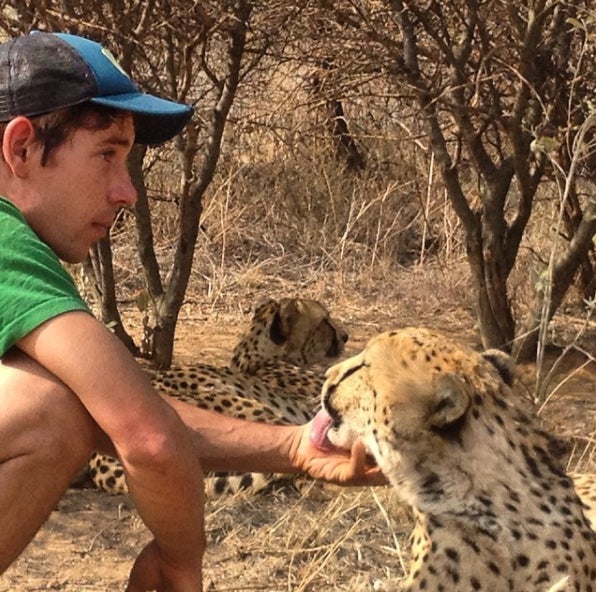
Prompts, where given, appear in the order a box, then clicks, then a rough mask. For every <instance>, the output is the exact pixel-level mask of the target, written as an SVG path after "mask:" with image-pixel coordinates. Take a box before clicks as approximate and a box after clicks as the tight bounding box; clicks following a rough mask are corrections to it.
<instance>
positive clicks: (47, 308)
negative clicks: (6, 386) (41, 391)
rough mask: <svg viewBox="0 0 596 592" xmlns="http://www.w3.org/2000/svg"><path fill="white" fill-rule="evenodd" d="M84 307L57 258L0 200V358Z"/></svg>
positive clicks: (19, 217)
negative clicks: (60, 317) (48, 323)
mask: <svg viewBox="0 0 596 592" xmlns="http://www.w3.org/2000/svg"><path fill="white" fill-rule="evenodd" d="M72 310H84V311H88V310H89V309H88V307H87V305H86V304H85V302H84V300H83V299H82V298H81V296H80V294H79V293H78V291H77V289H76V286H75V285H74V282H73V281H72V278H71V277H70V275H69V274H68V272H67V271H66V270H65V269H64V267H62V264H61V263H60V260H59V259H58V257H57V255H56V254H55V253H54V251H52V249H50V247H49V246H48V245H46V244H45V243H44V242H42V241H41V240H40V239H39V237H38V236H37V235H36V234H35V232H33V230H32V229H31V227H30V226H29V225H28V224H27V222H26V221H25V218H23V215H22V214H21V212H20V211H19V210H18V209H17V208H16V207H15V206H14V205H13V204H12V203H10V202H9V201H7V200H6V199H4V198H2V197H0V357H2V356H3V355H4V354H5V353H6V352H7V351H8V350H9V349H10V348H11V347H12V346H13V345H14V344H15V343H17V342H18V341H19V340H20V339H21V338H22V337H24V336H25V335H27V334H28V333H30V332H31V331H33V329H35V328H36V327H38V326H39V325H41V324H42V323H44V322H45V321H47V320H49V319H51V318H53V317H55V316H57V315H59V314H62V313H65V312H68V311H72Z"/></svg>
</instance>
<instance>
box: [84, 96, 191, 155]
mask: <svg viewBox="0 0 596 592" xmlns="http://www.w3.org/2000/svg"><path fill="white" fill-rule="evenodd" d="M90 101H91V102H92V103H96V104H98V105H105V106H107V107H113V108H114V109H120V110H124V111H130V112H131V113H132V114H133V117H134V120H135V141H136V142H137V143H138V144H148V145H157V144H163V143H164V142H167V141H168V140H170V139H171V138H173V137H174V136H175V135H176V134H178V133H179V132H181V131H182V129H183V128H184V126H185V125H186V124H187V122H188V121H189V119H190V118H191V117H192V114H193V108H192V107H190V106H189V105H183V104H180V103H174V102H173V101H168V100H166V99H160V98H158V97H154V96H153V95H148V94H146V93H141V92H134V93H127V94H118V95H112V96H104V97H93V98H92V99H90Z"/></svg>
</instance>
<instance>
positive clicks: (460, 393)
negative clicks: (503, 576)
mask: <svg viewBox="0 0 596 592" xmlns="http://www.w3.org/2000/svg"><path fill="white" fill-rule="evenodd" d="M433 386H434V392H433V400H432V408H431V415H430V418H429V422H430V425H431V426H432V427H433V428H436V429H439V430H442V429H445V428H449V427H451V426H454V425H455V424H456V423H457V422H458V421H459V420H461V419H463V417H464V415H465V414H466V411H467V410H468V408H469V407H470V395H469V393H468V391H467V389H466V387H465V385H464V383H463V382H462V381H461V380H460V379H459V378H457V377H456V376H454V375H453V374H442V375H440V376H439V377H438V378H437V379H436V380H435V381H434V385H433Z"/></svg>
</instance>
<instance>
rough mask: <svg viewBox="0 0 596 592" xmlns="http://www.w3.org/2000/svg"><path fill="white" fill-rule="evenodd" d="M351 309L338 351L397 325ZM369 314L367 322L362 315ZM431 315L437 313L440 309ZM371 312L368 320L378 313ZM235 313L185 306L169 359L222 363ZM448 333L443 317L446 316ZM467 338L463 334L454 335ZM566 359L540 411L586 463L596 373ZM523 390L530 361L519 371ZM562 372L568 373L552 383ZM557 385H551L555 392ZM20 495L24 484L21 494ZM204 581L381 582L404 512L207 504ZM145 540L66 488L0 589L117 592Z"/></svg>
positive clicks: (364, 586)
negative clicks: (346, 340) (346, 338)
mask: <svg viewBox="0 0 596 592" xmlns="http://www.w3.org/2000/svg"><path fill="white" fill-rule="evenodd" d="M385 313H386V317H385V318H383V317H382V316H379V311H374V310H369V311H360V314H357V312H355V311H352V313H351V314H349V315H348V316H349V317H350V318H349V322H348V323H347V326H348V327H349V328H350V331H351V341H350V344H349V345H350V347H349V351H348V353H353V352H355V351H357V350H358V349H359V348H360V347H361V346H362V344H363V343H364V342H365V340H366V339H367V338H368V337H370V336H372V335H373V334H375V333H376V332H378V331H379V330H382V329H385V328H388V325H389V324H390V323H395V324H397V320H398V319H399V315H397V313H396V311H389V312H388V311H387V310H385ZM372 318H374V319H375V321H374V322H373V321H371V320H370V319H372ZM435 318H441V317H440V315H439V316H438V317H435ZM379 319H380V320H379ZM242 322H244V321H243V320H242V319H241V320H240V322H239V319H238V316H237V315H236V316H234V315H219V316H218V315H215V316H214V315H212V314H210V315H204V314H196V315H195V316H193V315H190V314H187V316H186V318H184V319H183V323H182V325H181V326H183V327H184V329H181V331H180V332H179V337H178V341H177V345H176V355H177V359H178V360H179V361H191V360H192V359H196V358H197V357H198V358H200V359H203V360H210V361H219V362H221V363H223V362H225V360H226V358H227V355H228V352H230V351H231V348H232V345H233V343H234V341H235V339H236V335H237V333H238V330H239V326H240V325H241V323H242ZM449 322H450V327H451V329H454V326H453V319H450V320H449ZM466 323H467V321H464V322H463V323H462V324H461V325H460V328H461V329H462V330H461V333H463V334H464V335H465V336H466V338H470V339H472V338H473V337H472V336H473V333H472V332H471V331H468V332H465V331H464V330H463V327H465V326H471V323H470V324H468V325H466ZM578 366H581V359H579V358H577V356H575V357H574V356H568V358H567V359H566V361H565V363H564V364H561V365H560V366H559V367H558V368H557V369H556V371H555V373H554V374H553V377H552V379H551V381H550V383H551V384H550V386H549V387H548V388H549V389H550V390H551V391H552V390H553V388H554V389H555V390H554V395H553V396H552V398H551V399H550V400H549V401H548V403H547V404H546V406H545V407H544V410H543V411H542V414H543V416H544V417H545V418H547V419H548V421H550V422H552V423H553V424H554V425H555V426H556V429H557V431H558V432H560V433H562V434H565V435H569V436H572V437H573V438H574V439H575V442H576V445H577V446H576V449H575V453H574V455H573V457H572V460H571V463H572V468H573V467H574V466H576V465H577V466H580V467H582V468H584V469H586V470H587V469H591V470H594V471H596V458H595V457H596V452H595V446H594V438H595V435H596V434H595V426H596V369H595V368H593V367H587V368H583V369H581V370H579V371H577V372H576V371H575V370H574V369H575V368H577V367H578ZM521 376H522V380H521V382H520V385H521V388H522V390H523V391H524V392H525V394H527V395H528V396H531V393H532V385H533V368H532V367H526V368H523V369H522V372H521ZM563 377H571V378H570V379H569V380H568V381H567V382H565V383H561V380H562V378H563ZM557 385H559V386H558V388H555V387H556V386H557ZM24 495H26V492H24ZM206 520H207V536H208V545H209V547H208V549H209V550H208V553H207V556H206V561H205V565H206V567H205V573H206V589H207V590H211V591H214V592H215V591H217V592H223V591H228V590H270V591H277V590H279V591H284V590H285V591H287V590H292V591H298V590H313V591H314V590H317V591H323V592H324V591H327V590H328V591H331V590H346V591H348V590H349V591H350V592H357V591H360V590H362V591H364V590H374V591H381V592H382V591H383V590H390V589H391V588H392V583H393V582H395V581H396V580H397V579H398V578H399V577H401V575H402V573H403V571H402V564H403V562H404V561H406V558H405V557H402V548H404V549H407V543H406V540H407V533H408V531H409V528H410V519H409V515H408V513H407V512H406V511H405V510H404V509H403V508H402V507H401V506H400V505H399V504H398V503H397V502H396V501H395V500H394V499H393V497H392V495H391V493H390V491H388V490H387V489H386V488H378V489H376V490H374V491H371V490H368V489H352V490H342V491H340V490H338V489H334V488H323V487H322V486H320V485H318V484H314V485H313V484H308V483H305V484H304V487H303V488H302V490H300V491H296V490H293V489H290V490H281V491H278V492H272V493H269V494H267V495H261V496H258V497H253V498H250V497H244V496H241V495H238V496H233V497H227V498H220V499H216V500H210V501H209V502H208V506H207V518H206ZM148 540H149V534H148V531H147V530H146V529H145V527H144V525H143V524H142V522H141V521H140V519H139V518H138V516H137V514H136V512H135V510H134V507H133V506H132V504H131V502H130V500H129V499H128V498H127V497H124V496H108V495H106V494H103V493H101V492H98V491H95V490H70V491H68V492H67V494H66V495H65V496H64V498H63V499H62V501H61V502H60V503H59V505H58V507H57V508H56V509H55V511H54V512H53V513H52V515H51V516H50V518H49V520H48V522H47V523H46V525H45V526H44V527H43V529H42V530H41V531H40V532H39V533H38V535H37V537H36V538H35V540H34V541H33V542H32V543H31V545H30V546H29V547H28V548H27V550H26V552H25V553H24V554H23V555H22V556H21V558H20V559H19V560H18V561H17V562H16V563H15V564H14V565H13V566H12V567H11V568H10V569H9V570H8V571H7V572H6V573H5V574H4V575H3V576H2V577H0V592H8V591H11V592H32V591H37V590H61V591H65V592H66V591H67V592H84V591H99V590H101V591H112V590H114V591H115V590H123V589H124V587H125V582H126V578H127V573H128V570H129V569H130V566H131V563H132V560H133V558H134V557H135V555H136V554H137V553H138V552H139V551H140V549H141V548H142V546H143V545H144V544H145V543H146V542H147V541H148Z"/></svg>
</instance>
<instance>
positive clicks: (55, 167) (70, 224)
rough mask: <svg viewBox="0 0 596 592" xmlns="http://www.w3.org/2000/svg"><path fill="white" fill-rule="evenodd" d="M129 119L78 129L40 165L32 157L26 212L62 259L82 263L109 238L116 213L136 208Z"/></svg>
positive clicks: (33, 226) (35, 155)
mask: <svg viewBox="0 0 596 592" xmlns="http://www.w3.org/2000/svg"><path fill="white" fill-rule="evenodd" d="M134 136H135V132H134V124H133V120H132V117H131V116H128V115H124V116H122V117H119V118H117V119H116V120H115V121H114V123H112V125H110V127H108V128H106V129H99V130H89V129H79V130H77V131H75V132H74V133H73V134H72V135H71V136H70V137H69V138H68V139H67V140H66V141H65V142H64V143H63V144H62V145H61V146H60V147H58V148H57V149H55V150H54V151H52V153H51V154H50V157H49V159H48V162H47V163H46V164H45V166H42V165H41V147H40V149H39V151H38V152H35V154H34V155H33V158H34V162H33V164H32V166H31V174H30V176H29V178H28V182H30V187H29V189H30V197H31V198H32V199H31V201H30V202H29V203H30V207H29V208H27V210H26V211H25V212H24V214H25V217H26V218H27V221H28V222H29V224H30V225H31V226H32V228H33V230H35V232H36V233H37V234H38V235H39V237H40V238H41V239H42V240H43V241H45V242H46V243H47V244H48V245H49V246H50V247H51V248H52V249H53V250H54V251H55V252H56V254H57V255H58V256H59V257H60V258H61V259H62V260H64V261H67V262H69V263H78V262H80V261H83V259H84V258H85V257H86V255H87V252H88V250H89V248H90V247H91V245H93V244H94V243H96V242H97V241H98V240H100V239H101V238H103V237H104V236H106V234H107V232H108V230H109V228H110V226H111V224H112V222H113V221H114V218H115V216H116V213H117V212H118V210H119V209H120V208H122V207H126V206H130V205H132V204H134V202H135V200H136V191H135V189H134V187H133V185H132V182H131V180H130V176H129V173H128V169H127V166H126V158H127V156H128V153H129V151H130V149H131V147H132V144H133V142H134Z"/></svg>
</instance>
